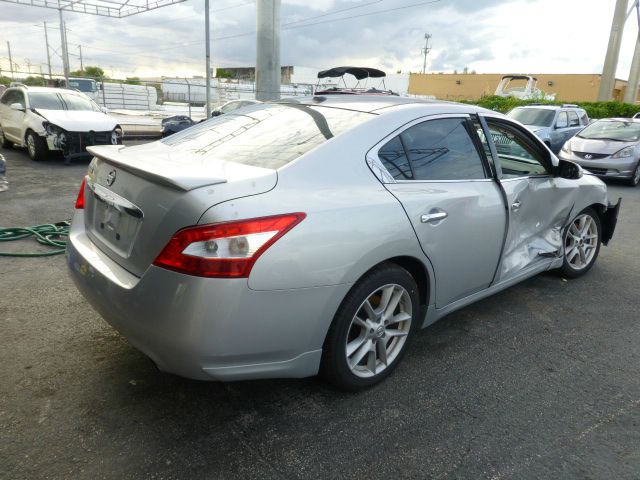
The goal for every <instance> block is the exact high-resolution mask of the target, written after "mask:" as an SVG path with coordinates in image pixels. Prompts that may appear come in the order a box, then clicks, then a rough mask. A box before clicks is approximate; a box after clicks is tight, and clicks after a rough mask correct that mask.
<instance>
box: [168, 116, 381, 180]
mask: <svg viewBox="0 0 640 480" xmlns="http://www.w3.org/2000/svg"><path fill="white" fill-rule="evenodd" d="M373 117H374V115H373V114H370V113H363V112H356V111H352V110H342V109H338V108H330V107H322V106H316V105H313V106H310V105H302V104H257V105H255V106H249V107H246V108H245V110H244V111H243V112H242V113H240V114H236V113H228V114H225V115H221V116H219V117H213V118H212V119H210V120H207V121H205V122H202V123H199V124H198V125H195V126H194V127H192V128H188V129H186V130H183V131H181V132H178V133H176V134H174V135H171V136H170V137H167V138H165V139H164V140H161V141H162V142H163V143H165V144H167V145H171V146H172V147H173V148H174V149H176V150H179V151H185V152H190V153H192V154H193V155H201V156H203V157H205V158H211V159H212V160H214V159H215V160H225V161H230V162H236V163H242V164H245V165H251V166H255V167H262V168H270V169H276V168H280V167H282V166H284V165H286V164H287V163H289V162H292V161H293V160H295V159H296V158H298V157H300V156H302V155H304V154H305V153H307V152H309V151H311V150H312V149H313V148H315V147H317V146H319V145H321V144H322V143H324V142H326V141H327V140H329V139H331V138H332V137H334V136H336V135H339V134H341V133H343V132H346V131H347V130H349V129H351V128H353V127H355V126H356V125H359V124H361V123H363V122H365V121H367V120H369V119H371V118H373Z"/></svg>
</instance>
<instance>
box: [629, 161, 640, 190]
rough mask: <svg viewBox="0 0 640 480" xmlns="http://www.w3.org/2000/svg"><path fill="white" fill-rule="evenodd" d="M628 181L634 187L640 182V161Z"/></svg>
mask: <svg viewBox="0 0 640 480" xmlns="http://www.w3.org/2000/svg"><path fill="white" fill-rule="evenodd" d="M628 183H629V185H631V186H632V187H635V186H637V185H638V184H639V183H640V162H638V164H637V165H636V169H635V170H634V171H633V176H632V177H631V178H630V179H629V180H628Z"/></svg>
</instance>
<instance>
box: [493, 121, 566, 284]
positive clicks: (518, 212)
mask: <svg viewBox="0 0 640 480" xmlns="http://www.w3.org/2000/svg"><path fill="white" fill-rule="evenodd" d="M485 120H486V125H487V127H488V135H487V136H488V137H489V138H491V141H492V144H493V145H491V149H492V151H493V152H495V153H494V156H495V157H496V158H497V162H496V167H497V170H498V176H499V178H500V184H501V186H502V188H503V190H504V193H505V196H506V199H507V205H508V209H509V227H508V233H507V238H506V242H505V246H504V253H503V255H502V260H501V265H500V269H499V272H498V276H497V278H496V281H497V282H500V281H503V280H509V279H510V278H513V277H516V276H518V275H519V274H521V273H523V272H526V271H527V270H529V269H533V268H536V267H538V266H540V265H541V264H547V263H549V261H550V259H552V258H554V257H557V256H560V255H561V253H562V233H563V232H562V229H563V226H564V225H565V224H566V222H567V220H568V217H569V215H570V214H571V209H572V207H573V204H572V202H571V200H570V199H571V197H572V196H573V192H574V191H575V189H576V188H578V186H577V184H576V182H570V181H565V180H563V179H559V178H556V177H554V176H553V174H552V173H553V172H552V170H553V166H552V162H551V158H550V156H549V152H548V150H546V148H545V147H544V146H543V145H542V144H541V142H540V141H539V140H538V139H537V137H535V136H534V135H532V134H531V133H530V132H528V131H527V130H525V129H522V128H520V127H519V126H518V125H516V124H514V123H513V122H510V121H508V120H505V119H503V118H491V117H485ZM498 139H499V141H498Z"/></svg>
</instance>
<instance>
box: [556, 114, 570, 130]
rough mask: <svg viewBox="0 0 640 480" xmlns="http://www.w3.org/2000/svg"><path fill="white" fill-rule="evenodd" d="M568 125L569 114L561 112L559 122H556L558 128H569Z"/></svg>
mask: <svg viewBox="0 0 640 480" xmlns="http://www.w3.org/2000/svg"><path fill="white" fill-rule="evenodd" d="M568 125H569V121H568V120H567V112H560V113H559V114H558V120H556V128H567V126H568Z"/></svg>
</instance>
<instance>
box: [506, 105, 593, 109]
mask: <svg viewBox="0 0 640 480" xmlns="http://www.w3.org/2000/svg"><path fill="white" fill-rule="evenodd" d="M516 108H539V109H542V110H584V108H582V107H565V106H564V105H521V106H519V107H515V108H514V110H515V109H516Z"/></svg>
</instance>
